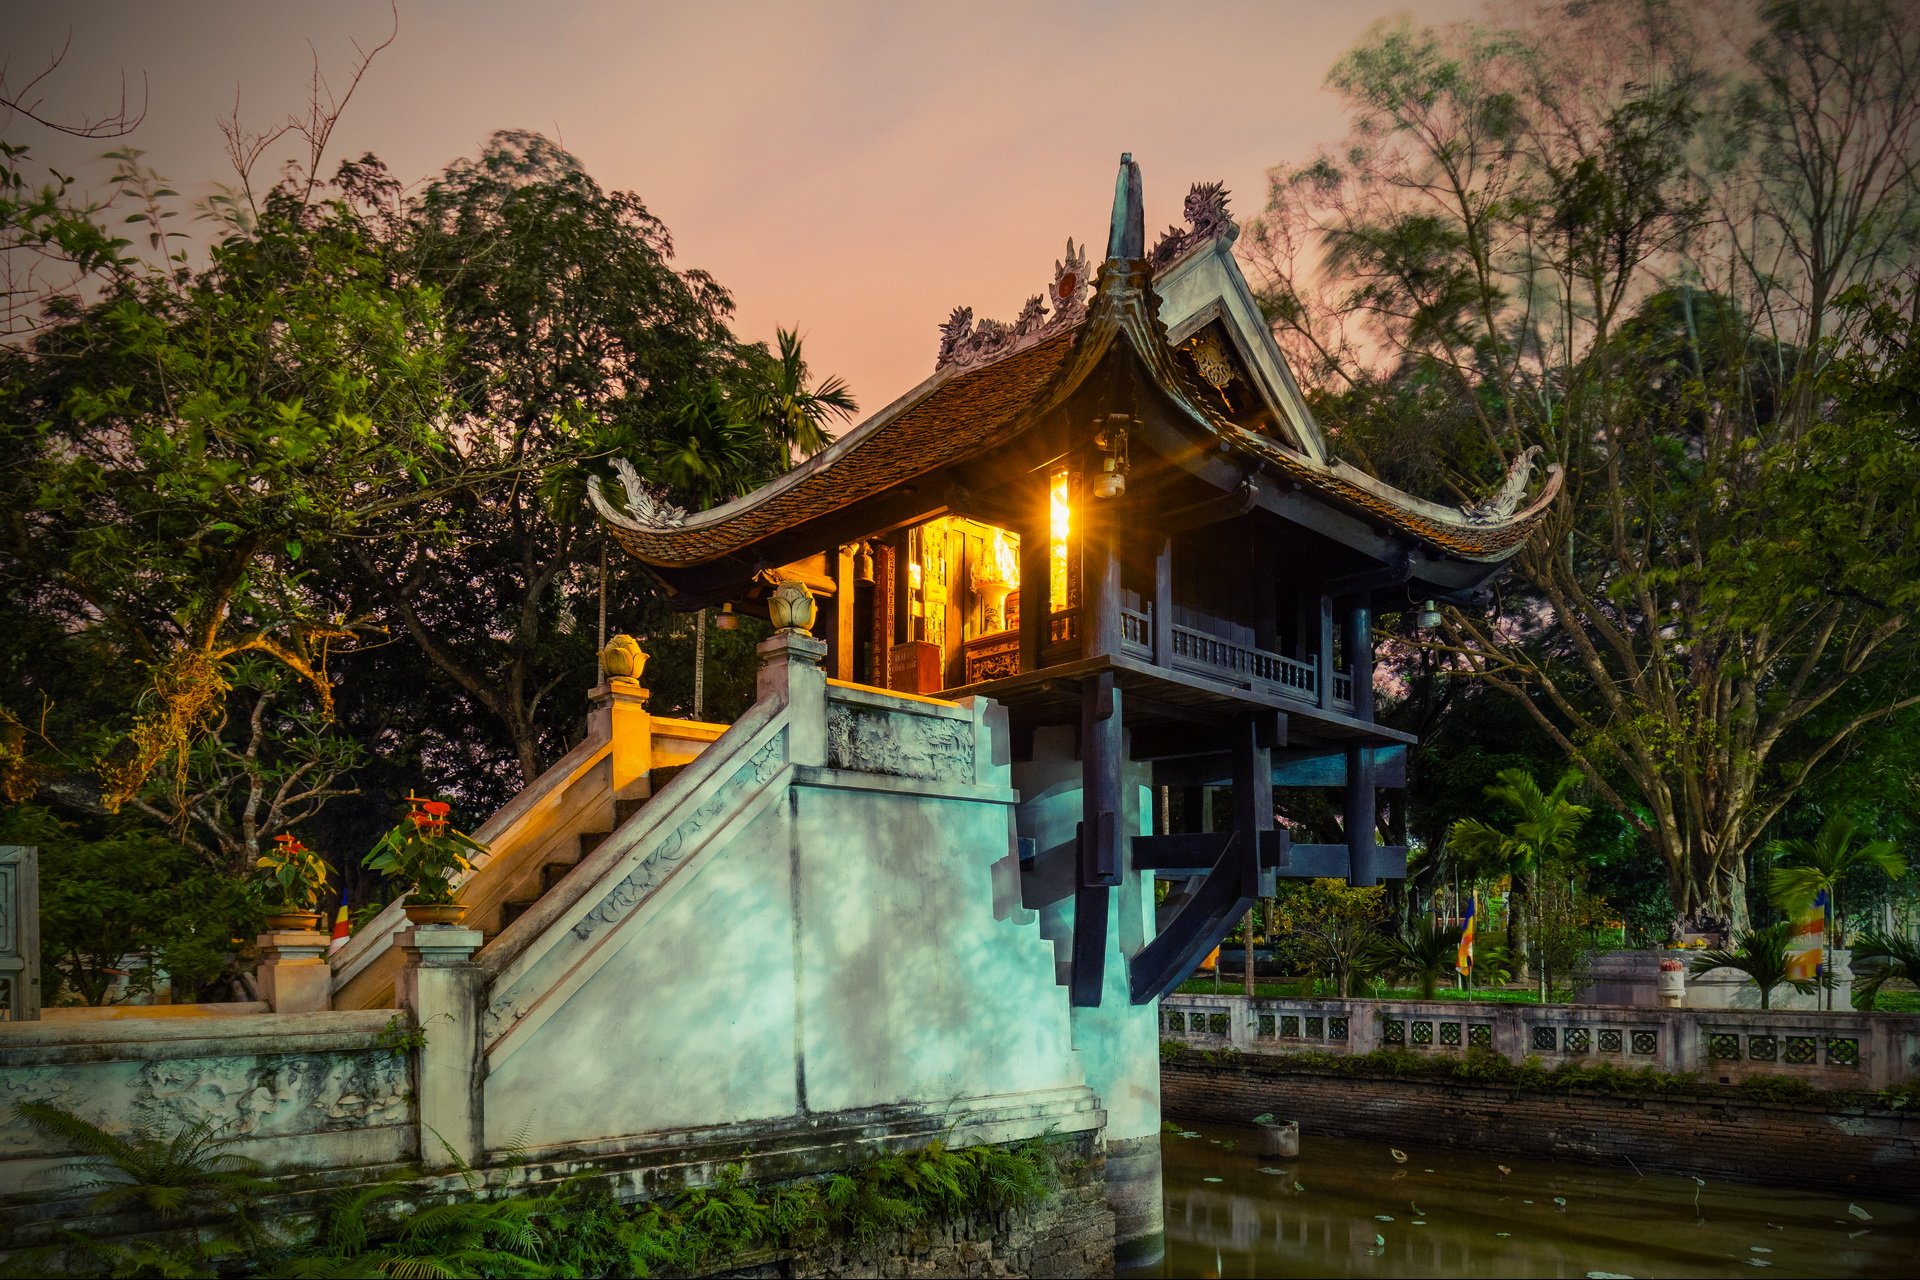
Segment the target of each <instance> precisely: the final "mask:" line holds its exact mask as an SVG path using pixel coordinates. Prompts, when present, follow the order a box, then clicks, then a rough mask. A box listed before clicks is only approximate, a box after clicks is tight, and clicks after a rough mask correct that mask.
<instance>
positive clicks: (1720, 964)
mask: <svg viewBox="0 0 1920 1280" xmlns="http://www.w3.org/2000/svg"><path fill="white" fill-rule="evenodd" d="M1792 938H1793V922H1792V921H1790V920H1782V921H1780V922H1778V923H1777V924H1770V925H1768V926H1766V927H1765V928H1763V929H1750V930H1748V931H1747V932H1745V933H1742V934H1741V935H1740V936H1739V938H1738V939H1737V945H1736V946H1735V947H1734V948H1733V949H1731V950H1728V949H1726V948H1724V947H1721V948H1715V949H1713V950H1709V951H1702V952H1701V953H1700V954H1699V955H1698V956H1696V957H1694V961H1693V975H1694V976H1695V977H1696V978H1697V977H1699V976H1700V975H1701V974H1703V973H1710V972H1712V971H1713V970H1715V969H1736V970H1738V971H1739V972H1741V973H1744V974H1746V975H1747V976H1748V977H1749V978H1752V979H1753V985H1754V986H1756V987H1758V988H1760V1007H1761V1008H1762V1009H1770V1008H1772V1007H1773V993H1774V989H1775V988H1777V987H1781V986H1788V987H1792V988H1793V989H1794V990H1795V991H1800V992H1811V991H1812V990H1813V989H1814V987H1815V984H1814V983H1813V982H1812V981H1810V980H1809V979H1806V978H1794V977H1789V976H1788V975H1789V973H1790V972H1791V970H1790V969H1789V967H1788V960H1787V943H1788V942H1789V941H1791V940H1792Z"/></svg>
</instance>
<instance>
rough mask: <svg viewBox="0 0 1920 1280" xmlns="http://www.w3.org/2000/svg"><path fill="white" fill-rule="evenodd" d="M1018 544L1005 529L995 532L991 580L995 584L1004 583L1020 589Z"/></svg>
mask: <svg viewBox="0 0 1920 1280" xmlns="http://www.w3.org/2000/svg"><path fill="white" fill-rule="evenodd" d="M1016 546H1017V544H1016V542H1015V540H1014V539H1013V538H1011V537H1009V536H1008V534H1007V531H1006V530H1004V529H995V530H994V531H993V552H992V559H991V563H992V566H993V567H992V569H991V571H990V573H989V578H990V580H991V581H994V582H1004V583H1006V584H1007V586H1009V587H1011V588H1013V589H1015V590H1018V589H1019V587H1020V552H1019V551H1018V550H1016Z"/></svg>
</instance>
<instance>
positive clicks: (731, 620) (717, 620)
mask: <svg viewBox="0 0 1920 1280" xmlns="http://www.w3.org/2000/svg"><path fill="white" fill-rule="evenodd" d="M713 625H714V626H716V627H718V628H720V630H722V631H732V630H733V629H734V628H735V627H737V626H739V625H740V615H739V614H737V613H735V612H734V611H733V601H731V600H729V601H727V603H725V604H723V605H721V606H720V612H719V613H718V614H716V615H715V616H714V619H713Z"/></svg>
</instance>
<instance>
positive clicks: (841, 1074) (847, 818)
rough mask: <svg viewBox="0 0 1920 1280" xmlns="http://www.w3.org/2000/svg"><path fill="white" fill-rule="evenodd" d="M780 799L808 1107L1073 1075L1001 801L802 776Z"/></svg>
mask: <svg viewBox="0 0 1920 1280" xmlns="http://www.w3.org/2000/svg"><path fill="white" fill-rule="evenodd" d="M794 808H795V827H794V849H795V857H796V860H797V866H798V868H799V872H800V876H799V886H800V900H799V901H800V911H799V919H800V921H801V926H800V936H799V948H798V949H799V955H800V970H799V973H800V1007H801V1019H802V1043H803V1045H804V1049H805V1075H806V1092H807V1103H808V1106H809V1108H810V1109H812V1110H815V1111H831V1110H838V1109H841V1108H848V1107H859V1106H869V1105H874V1104H888V1103H899V1102H914V1101H933V1100H942V1099H947V1098H954V1097H977V1096H984V1095H991V1094H1003V1093H1017V1092H1025V1091H1028V1090H1035V1089H1051V1088H1059V1087H1062V1086H1075V1085H1081V1084H1083V1083H1084V1081H1083V1078H1082V1077H1081V1075H1080V1073H1079V1070H1078V1067H1077V1064H1076V1062H1075V1061H1074V1055H1073V1053H1072V1052H1071V1049H1072V1045H1071V1038H1070V1026H1069V1021H1068V1016H1067V1001H1066V995H1065V992H1064V991H1063V990H1061V988H1059V987H1058V986H1057V985H1055V983H1054V981H1053V978H1054V974H1053V963H1052V956H1051V954H1050V952H1049V948H1048V946H1047V944H1046V943H1045V941H1044V940H1043V939H1042V938H1041V937H1040V935H1039V931H1038V929H1037V927H1036V922H1035V920H1034V918H1033V913H1032V912H1030V911H1027V910H1026V909H1024V908H1023V907H1022V906H1021V904H1020V900H1019V884H1018V872H1017V862H1018V860H1017V855H1016V854H1015V852H1014V850H1013V847H1012V840H1011V836H1012V831H1011V829H1010V817H1011V812H1010V809H1009V808H1008V807H1007V806H1004V805H999V804H992V803H983V802H980V801H972V800H959V799H937V798H932V797H926V796H916V795H911V794H902V793H897V792H889V791H878V790H876V791H867V790H843V789H838V788H833V787H812V786H802V787H799V788H796V790H795V794H794Z"/></svg>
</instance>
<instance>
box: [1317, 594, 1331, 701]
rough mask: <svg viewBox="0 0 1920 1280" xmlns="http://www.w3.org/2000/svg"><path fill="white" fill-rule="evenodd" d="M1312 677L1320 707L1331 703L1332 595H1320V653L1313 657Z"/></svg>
mask: <svg viewBox="0 0 1920 1280" xmlns="http://www.w3.org/2000/svg"><path fill="white" fill-rule="evenodd" d="M1314 679H1315V683H1316V684H1317V685H1318V686H1319V689H1318V690H1317V691H1318V693H1319V695H1320V697H1319V698H1318V700H1317V701H1318V702H1319V705H1320V707H1321V709H1323V710H1324V709H1325V708H1327V707H1330V706H1332V705H1333V597H1332V596H1321V597H1320V653H1319V656H1318V657H1316V658H1315V659H1314Z"/></svg>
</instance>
